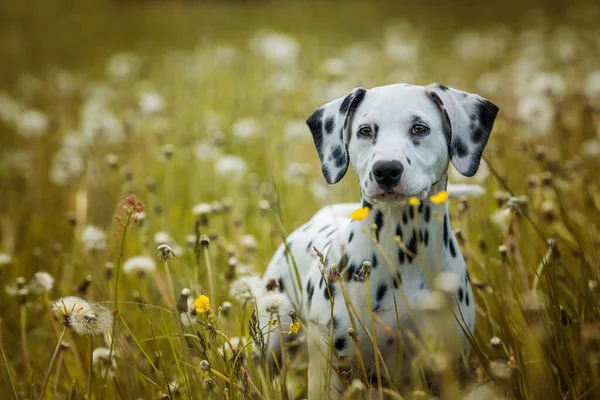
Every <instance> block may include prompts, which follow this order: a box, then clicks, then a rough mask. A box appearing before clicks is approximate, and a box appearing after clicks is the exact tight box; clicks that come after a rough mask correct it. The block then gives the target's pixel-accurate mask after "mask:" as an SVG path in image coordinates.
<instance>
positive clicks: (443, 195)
mask: <svg viewBox="0 0 600 400" xmlns="http://www.w3.org/2000/svg"><path fill="white" fill-rule="evenodd" d="M447 199H448V192H446V191H445V190H444V191H443V192H439V193H438V194H435V195H433V196H431V202H432V203H434V204H443V203H444V202H445V201H446V200H447Z"/></svg>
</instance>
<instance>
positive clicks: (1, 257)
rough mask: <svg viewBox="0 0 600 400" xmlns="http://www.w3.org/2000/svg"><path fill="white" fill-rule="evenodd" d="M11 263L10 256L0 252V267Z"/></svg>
mask: <svg viewBox="0 0 600 400" xmlns="http://www.w3.org/2000/svg"><path fill="white" fill-rule="evenodd" d="M11 264H12V257H11V256H10V255H8V254H6V253H0V267H5V266H7V265H11Z"/></svg>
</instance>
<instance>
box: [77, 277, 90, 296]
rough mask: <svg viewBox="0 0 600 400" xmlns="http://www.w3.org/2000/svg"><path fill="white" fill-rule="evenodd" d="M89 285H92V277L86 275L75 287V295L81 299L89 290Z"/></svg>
mask: <svg viewBox="0 0 600 400" xmlns="http://www.w3.org/2000/svg"><path fill="white" fill-rule="evenodd" d="M91 284H92V276H91V275H88V276H86V277H85V278H84V279H83V281H82V282H81V283H80V284H79V286H77V293H79V295H80V296H81V297H84V296H85V295H86V294H87V291H88V289H89V288H90V285H91Z"/></svg>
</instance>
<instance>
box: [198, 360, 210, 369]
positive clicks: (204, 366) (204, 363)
mask: <svg viewBox="0 0 600 400" xmlns="http://www.w3.org/2000/svg"><path fill="white" fill-rule="evenodd" d="M200 369H201V370H202V371H210V363H209V362H208V361H207V360H202V361H200Z"/></svg>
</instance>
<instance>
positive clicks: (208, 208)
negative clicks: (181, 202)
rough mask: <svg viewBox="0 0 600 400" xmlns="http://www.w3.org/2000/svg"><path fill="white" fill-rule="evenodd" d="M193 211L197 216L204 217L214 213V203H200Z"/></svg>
mask: <svg viewBox="0 0 600 400" xmlns="http://www.w3.org/2000/svg"><path fill="white" fill-rule="evenodd" d="M192 213H193V214H194V216H196V217H204V216H206V215H208V214H210V213H212V204H210V203H198V204H196V205H195V206H194V208H192Z"/></svg>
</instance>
